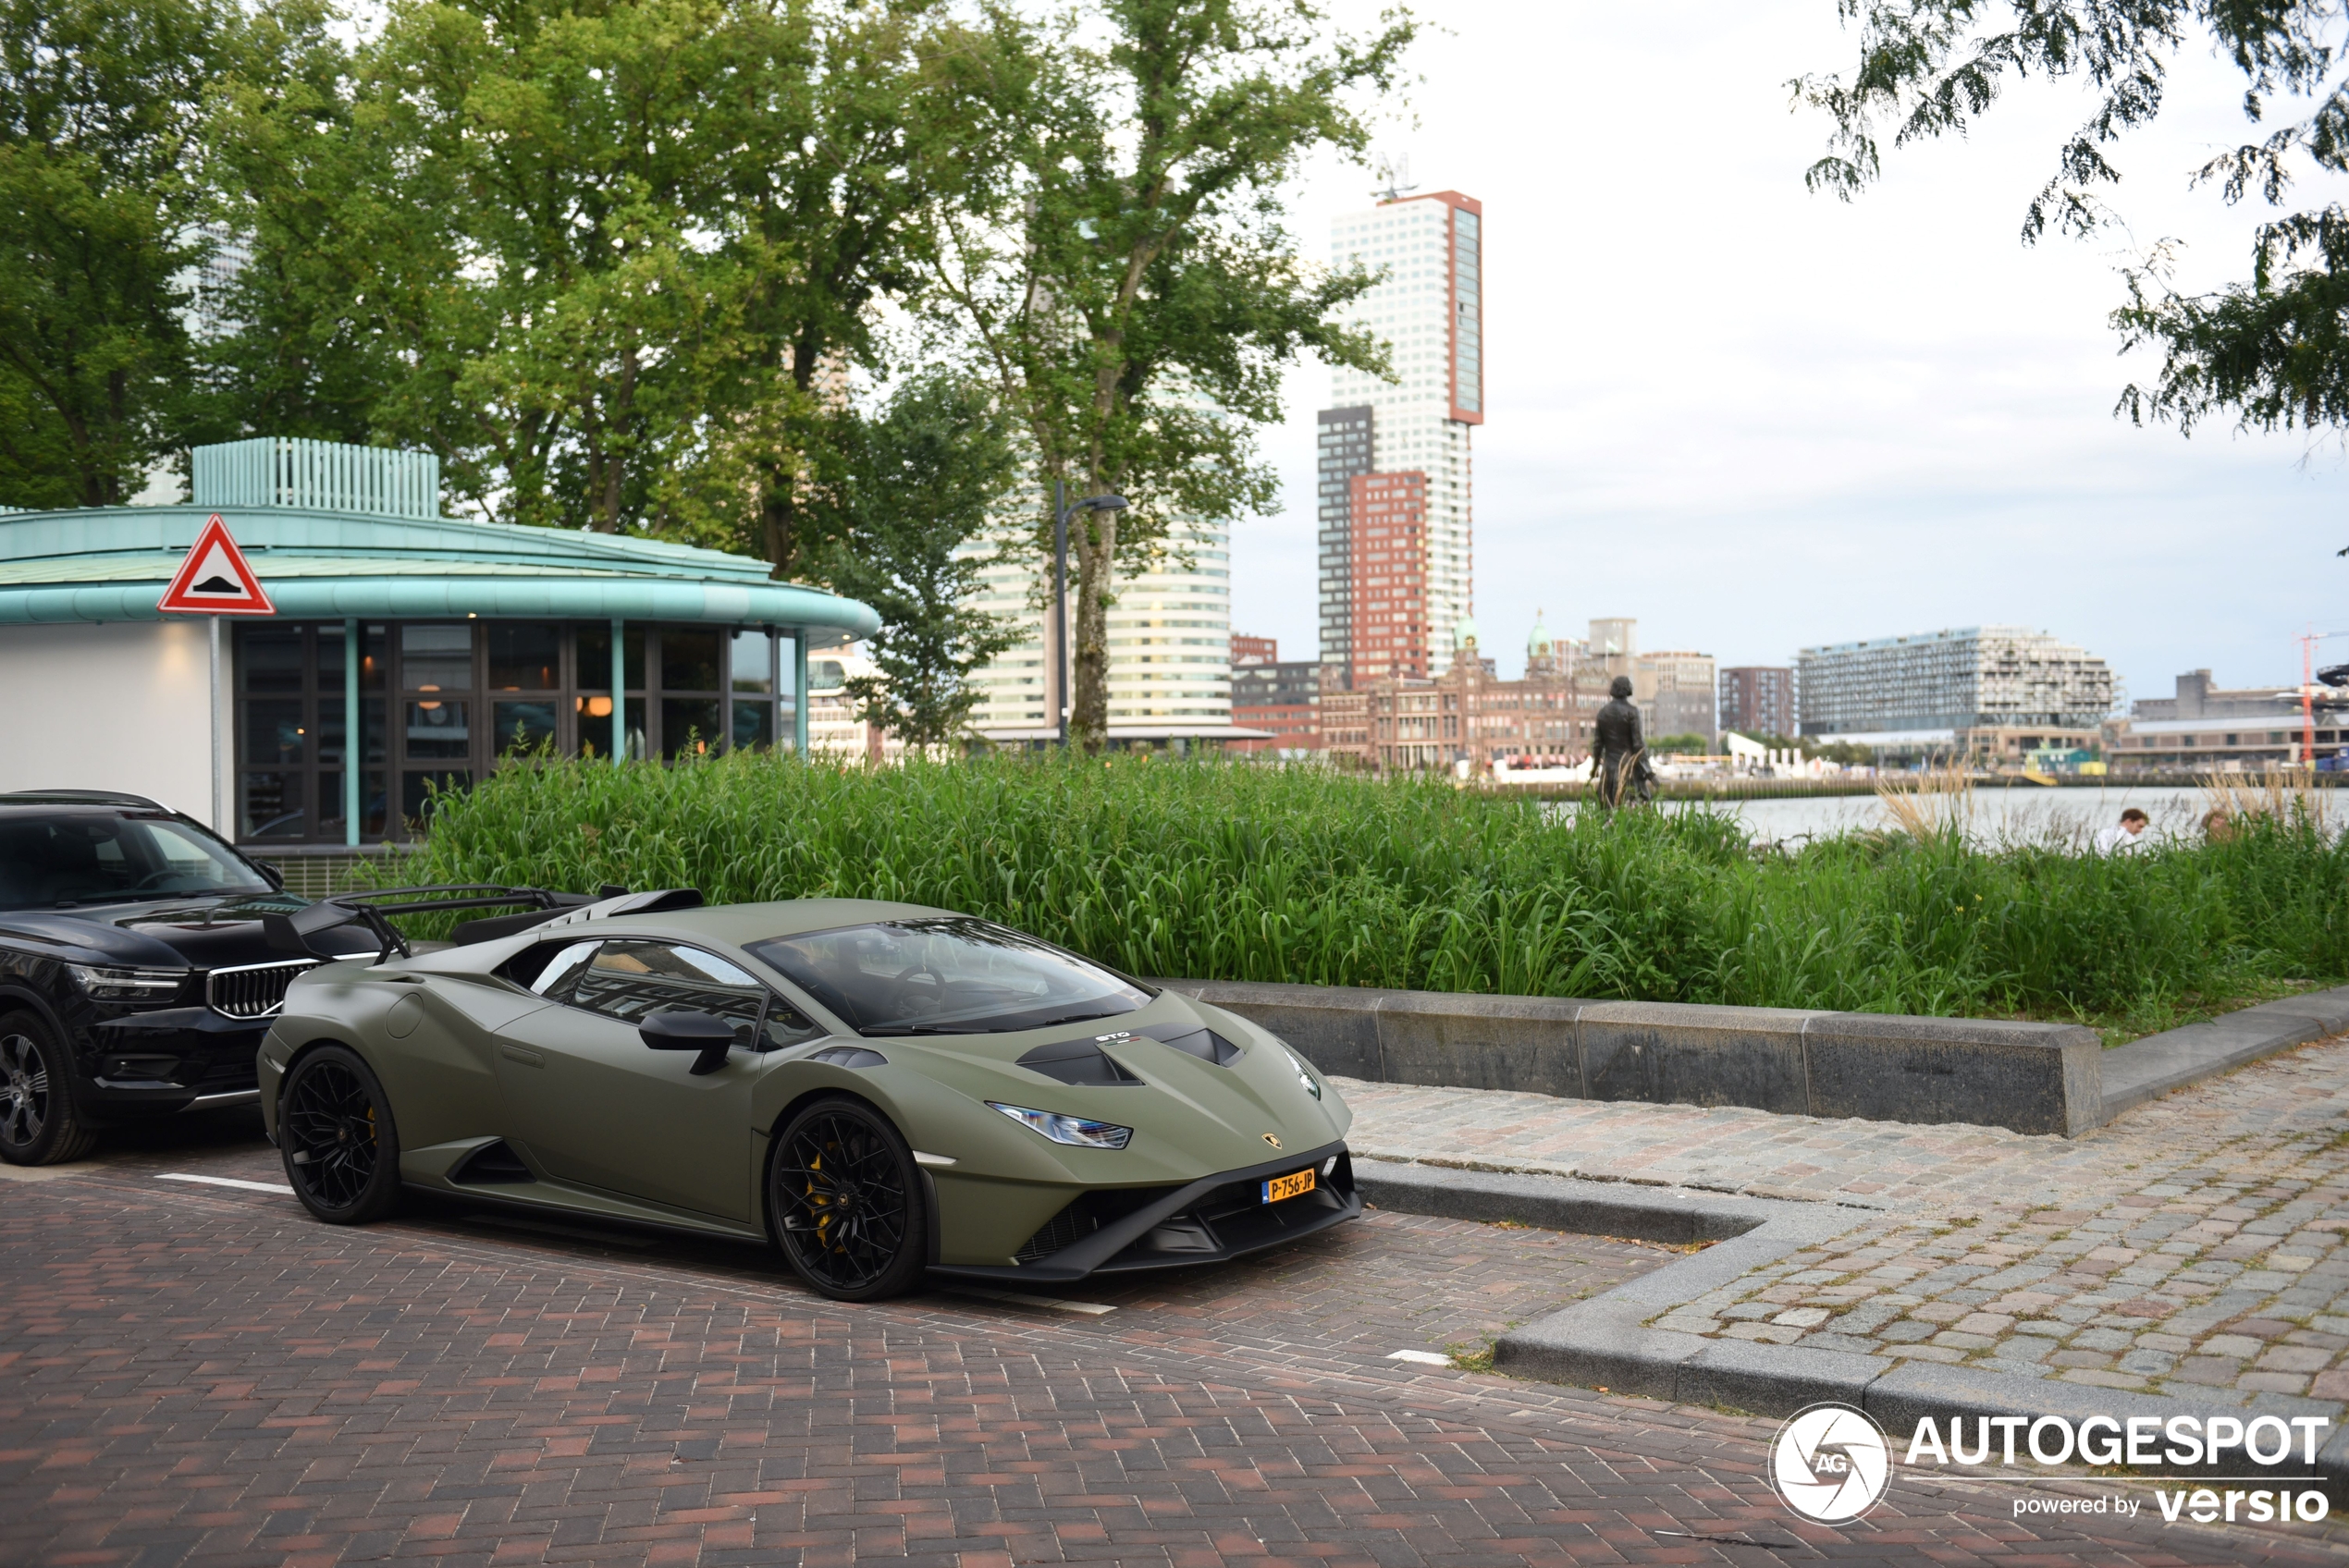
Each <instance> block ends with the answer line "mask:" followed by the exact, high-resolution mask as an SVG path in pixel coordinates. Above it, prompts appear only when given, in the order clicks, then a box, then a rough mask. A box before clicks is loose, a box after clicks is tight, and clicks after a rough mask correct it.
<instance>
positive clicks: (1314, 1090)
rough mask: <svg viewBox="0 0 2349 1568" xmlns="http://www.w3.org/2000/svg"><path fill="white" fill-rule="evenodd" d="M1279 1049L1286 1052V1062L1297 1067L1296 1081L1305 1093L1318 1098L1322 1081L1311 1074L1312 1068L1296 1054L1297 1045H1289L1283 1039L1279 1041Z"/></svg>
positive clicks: (1320, 1093)
mask: <svg viewBox="0 0 2349 1568" xmlns="http://www.w3.org/2000/svg"><path fill="white" fill-rule="evenodd" d="M1281 1049H1283V1050H1285V1051H1286V1052H1287V1053H1288V1064H1289V1065H1290V1066H1291V1067H1294V1068H1296V1069H1297V1084H1298V1086H1299V1087H1301V1088H1303V1089H1304V1091H1305V1092H1306V1093H1307V1094H1309V1095H1310V1096H1313V1097H1314V1098H1315V1099H1317V1100H1318V1099H1320V1098H1321V1097H1322V1081H1321V1080H1320V1079H1318V1078H1316V1077H1314V1076H1313V1070H1312V1069H1311V1068H1310V1067H1308V1066H1306V1065H1305V1059H1304V1058H1303V1057H1301V1056H1299V1055H1297V1047H1295V1046H1292V1045H1290V1044H1289V1043H1288V1042H1287V1041H1286V1040H1283V1041H1281Z"/></svg>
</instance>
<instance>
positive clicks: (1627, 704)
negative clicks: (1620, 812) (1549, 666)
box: [1591, 675, 1655, 811]
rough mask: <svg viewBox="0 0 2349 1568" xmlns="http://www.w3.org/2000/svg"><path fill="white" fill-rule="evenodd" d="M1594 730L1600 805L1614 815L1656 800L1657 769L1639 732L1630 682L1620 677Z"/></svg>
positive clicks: (1594, 770) (1609, 690)
mask: <svg viewBox="0 0 2349 1568" xmlns="http://www.w3.org/2000/svg"><path fill="white" fill-rule="evenodd" d="M1607 694H1608V695H1609V696H1611V697H1613V698H1614V699H1615V700H1614V701H1613V702H1611V703H1609V704H1606V706H1605V707H1603V708H1601V709H1599V714H1598V717H1597V718H1596V719H1595V720H1593V723H1592V726H1591V777H1592V778H1596V779H1597V780H1598V781H1599V804H1601V805H1603V806H1605V808H1606V809H1607V810H1609V811H1613V810H1614V809H1615V808H1616V807H1617V806H1619V805H1621V804H1623V803H1624V802H1626V801H1627V800H1628V801H1635V802H1637V801H1652V800H1654V798H1655V769H1654V768H1653V767H1650V766H1648V748H1647V738H1646V737H1645V736H1644V735H1642V733H1641V732H1640V710H1639V709H1637V708H1635V707H1633V706H1632V705H1631V678H1630V676H1628V675H1618V676H1617V677H1616V678H1615V681H1614V684H1613V685H1611V686H1609V687H1608V688H1607Z"/></svg>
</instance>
